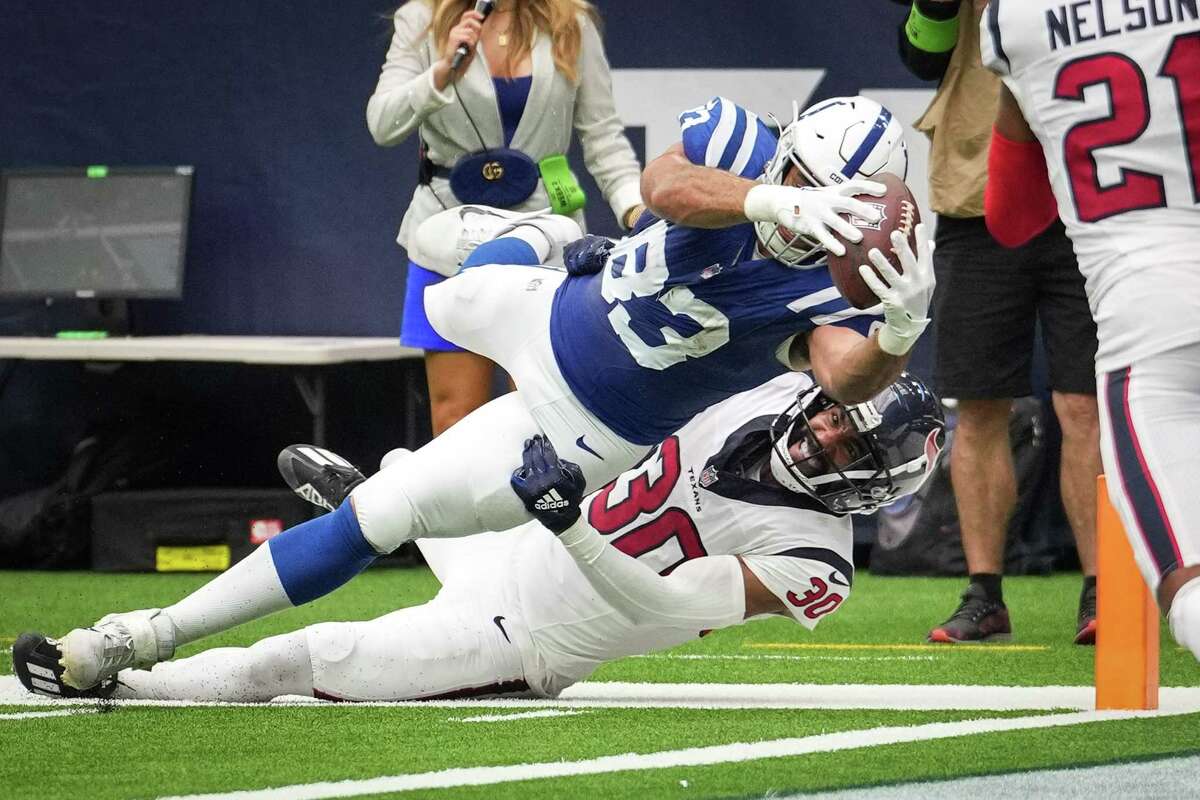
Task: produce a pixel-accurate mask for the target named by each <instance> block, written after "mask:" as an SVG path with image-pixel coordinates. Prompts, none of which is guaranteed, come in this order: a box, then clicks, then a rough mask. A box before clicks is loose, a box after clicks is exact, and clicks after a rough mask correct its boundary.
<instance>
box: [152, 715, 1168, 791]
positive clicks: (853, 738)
mask: <svg viewBox="0 0 1200 800" xmlns="http://www.w3.org/2000/svg"><path fill="white" fill-rule="evenodd" d="M1170 713H1172V712H1153V711H1143V712H1135V711H1084V712H1080V713H1074V714H1058V715H1050V716H1037V717H1013V718H1008V719H979V720H967V721H963V722H935V723H929V724H926V725H911V726H892V727H882V728H872V729H869V730H860V731H842V732H839V733H826V734H820V735H816V736H804V737H800V738H792V739H775V740H771V741H766V742H754V743H738V744H723V745H714V746H711V747H693V748H688V749H685V750H668V751H664V752H659V753H646V754H637V753H628V754H625V755H618V756H603V757H601V758H591V759H585V760H582V761H568V762H561V761H556V762H548V763H538V764H514V765H511V766H502V767H457V768H454V769H446V770H440V771H437V772H424V773H417V774H413V775H388V776H383V777H378V778H368V779H365V780H347V781H332V782H322V783H308V784H295V785H292V786H280V787H275V788H271V789H260V790H244V791H235V792H223V793H215V794H198V795H182V796H180V797H175V798H165V800H181V798H182V797H186V798H188V800H320V798H338V797H361V796H363V795H371V794H383V793H385V792H405V791H412V790H416V789H450V788H455V787H459V786H489V785H494V784H498V783H509V782H512V781H525V780H531V779H537V778H564V777H574V776H578V775H598V774H601V773H607V772H627V771H634V770H649V769H665V768H670V767H699V766H707V765H713V764H727V763H733V762H741V761H753V760H757V759H763V758H782V757H788V756H801V755H808V754H811V753H830V752H834V751H838V750H851V749H856V748H861V747H877V746H879V745H888V744H898V743H901V742H920V741H930V740H933V739H945V738H950V737H954V736H971V735H977V734H982V733H995V732H997V731H1014V730H1030V729H1034V728H1055V727H1061V726H1065V725H1080V724H1084V723H1089V722H1100V721H1102V720H1113V719H1131V718H1135V717H1153V716H1166V715H1168V714H1170ZM1176 713H1177V712H1176Z"/></svg>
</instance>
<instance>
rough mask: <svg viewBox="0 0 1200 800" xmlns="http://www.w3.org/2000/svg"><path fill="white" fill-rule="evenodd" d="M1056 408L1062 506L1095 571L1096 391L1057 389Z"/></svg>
mask: <svg viewBox="0 0 1200 800" xmlns="http://www.w3.org/2000/svg"><path fill="white" fill-rule="evenodd" d="M1053 400H1054V412H1055V414H1056V415H1057V416H1058V422H1059V425H1060V426H1061V427H1062V463H1061V465H1060V481H1061V484H1062V500H1063V508H1064V509H1065V510H1066V512H1067V520H1068V521H1069V522H1070V523H1071V532H1072V533H1073V534H1074V536H1075V547H1076V549H1077V550H1078V551H1079V563H1080V564H1081V565H1082V567H1083V574H1084V575H1085V576H1089V575H1095V574H1096V476H1098V475H1100V474H1101V473H1102V472H1103V471H1104V468H1103V465H1102V464H1101V463H1100V421H1099V415H1098V413H1097V408H1096V398H1095V396H1093V395H1085V394H1065V393H1059V392H1054V394H1053Z"/></svg>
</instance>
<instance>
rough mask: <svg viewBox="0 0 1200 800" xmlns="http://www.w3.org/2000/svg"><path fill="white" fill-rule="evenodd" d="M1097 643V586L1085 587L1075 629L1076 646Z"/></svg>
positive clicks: (1080, 600)
mask: <svg viewBox="0 0 1200 800" xmlns="http://www.w3.org/2000/svg"><path fill="white" fill-rule="evenodd" d="M1095 643H1096V585H1095V584H1092V585H1091V586H1088V587H1085V588H1084V590H1083V592H1082V593H1081V594H1080V595H1079V616H1078V618H1077V625H1076V627H1075V644H1095Z"/></svg>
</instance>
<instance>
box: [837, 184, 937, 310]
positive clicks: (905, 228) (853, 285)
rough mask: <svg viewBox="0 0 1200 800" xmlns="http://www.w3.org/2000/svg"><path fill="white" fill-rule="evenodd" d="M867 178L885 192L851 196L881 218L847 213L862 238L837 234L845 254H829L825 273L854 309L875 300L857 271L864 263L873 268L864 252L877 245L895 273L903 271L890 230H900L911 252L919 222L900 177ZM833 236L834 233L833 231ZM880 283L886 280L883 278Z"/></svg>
mask: <svg viewBox="0 0 1200 800" xmlns="http://www.w3.org/2000/svg"><path fill="white" fill-rule="evenodd" d="M871 180H875V181H878V182H880V183H882V184H883V185H885V186H886V187H887V193H886V194H884V195H883V197H875V196H873V195H869V194H860V195H855V197H856V199H858V200H862V201H863V202H864V203H867V204H868V205H872V206H875V207H876V208H878V209H880V211H882V212H883V218H882V219H880V220H879V221H878V222H875V223H868V222H865V221H864V220H861V219H859V218H858V217H854V216H850V217H849V220H850V224H852V225H854V227H856V228H858V229H859V230H860V231H862V233H863V238H862V241H861V242H858V243H857V244H856V243H852V242H848V241H846V240H845V239H843V238H842V237H841V236H838V237H837V238H838V241H840V242H841V243H842V244H844V245H845V246H846V254H845V255H844V256H835V255H833V254H832V253H830V254H829V274H830V276H831V277H832V278H833V283H834V285H835V286H837V288H838V291H839V292H841V293H842V297H844V298H846V302H848V303H849V304H850V305H852V306H854V307H855V308H870V307H871V306H873V305H875V304H877V303H878V302H879V298H878V297H876V296H875V293H874V292H872V291H871V288H870V287H869V286H867V284H866V282H864V281H863V279H862V276H861V275H859V274H858V267H859V265H860V264H866V265H867V266H869V267H871V269H875V266H874V265H873V264H872V263H871V260H870V259H869V258H867V253H869V252H871V250H872V248H876V247H877V248H879V250H880V252H882V253H883V254H884V255H885V256H887V259H888V261H890V262H891V264H892V266H893V267H895V268H896V271H897V272H901V273H902V272H904V270H903V268H902V267H901V266H900V258H899V257H898V256H897V255H896V254H895V253H894V252H893V251H892V241H891V236H892V231H900V232H901V233H903V234H904V235H905V236H907V237H908V244H909V246H910V247H912V249H913V252H914V253H915V252H916V250H917V238H916V228H917V223H918V222H920V221H921V211H920V209H918V208H917V201H916V199H915V198H914V197H913V194H912V192H911V191H909V188H908V186H906V185H905V183H904V181H903V180H901V179H900V178H899V177H898V176H896V175H893V174H891V173H890V172H884V173H880V174H879V175H875V176H873V177H872V178H871ZM843 216H844V215H843ZM834 235H835V236H837V234H836V233H835V234H834ZM875 272H876V274H878V273H879V270H875ZM884 282H885V283H886V281H884Z"/></svg>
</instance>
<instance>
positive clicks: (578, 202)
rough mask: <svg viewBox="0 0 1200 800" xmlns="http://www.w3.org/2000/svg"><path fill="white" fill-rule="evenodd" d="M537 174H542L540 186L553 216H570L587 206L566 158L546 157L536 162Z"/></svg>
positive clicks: (558, 156) (562, 156)
mask: <svg viewBox="0 0 1200 800" xmlns="http://www.w3.org/2000/svg"><path fill="white" fill-rule="evenodd" d="M538 172H540V173H542V184H543V185H544V186H545V187H546V194H547V195H549V196H550V208H551V209H552V210H553V211H554V213H555V214H571V213H573V212H575V211H578V210H579V209H581V208H583V207H584V205H586V204H587V195H585V194H584V193H583V189H582V188H581V187H580V186H579V181H577V180H576V179H575V175H574V173H572V172H571V168H570V167H569V166H568V165H567V157H566V156H564V155H561V154H559V155H553V156H546V157H545V158H543V159H542V160H541V161H539V162H538Z"/></svg>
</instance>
